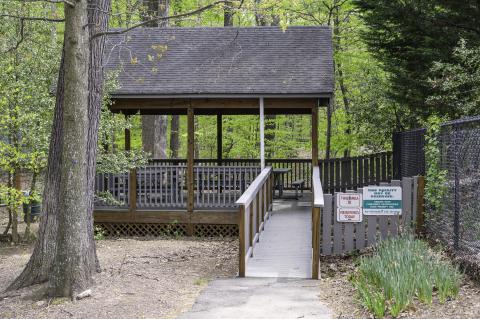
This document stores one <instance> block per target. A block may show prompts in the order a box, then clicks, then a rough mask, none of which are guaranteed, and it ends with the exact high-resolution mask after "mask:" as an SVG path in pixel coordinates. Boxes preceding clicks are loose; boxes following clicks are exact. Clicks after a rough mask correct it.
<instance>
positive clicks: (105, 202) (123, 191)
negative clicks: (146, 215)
mask: <svg viewBox="0 0 480 319" xmlns="http://www.w3.org/2000/svg"><path fill="white" fill-rule="evenodd" d="M128 183H129V174H128V173H119V174H113V173H98V174H97V176H96V177H95V193H96V196H95V206H96V207H102V208H103V207H115V208H128V205H129V192H128V189H129V188H128Z"/></svg>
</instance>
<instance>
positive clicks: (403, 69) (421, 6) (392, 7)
mask: <svg viewBox="0 0 480 319" xmlns="http://www.w3.org/2000/svg"><path fill="white" fill-rule="evenodd" d="M355 2H356V4H357V5H358V7H359V9H360V10H361V12H362V17H363V19H364V22H365V24H366V25H367V26H368V29H366V30H365V32H364V33H363V39H364V41H366V43H367V44H368V46H369V48H370V51H371V52H373V53H374V55H375V57H377V58H378V59H379V61H381V62H382V66H383V67H384V69H385V70H386V71H387V72H388V74H389V77H390V81H391V83H392V87H391V90H389V97H390V98H391V99H392V100H393V101H396V102H397V103H399V104H400V105H401V106H402V107H403V108H405V109H407V108H409V109H411V110H414V111H415V112H416V113H417V116H418V117H420V118H426V117H428V115H430V114H432V113H433V112H438V113H439V114H442V115H444V114H448V115H449V116H451V117H454V116H455V112H454V109H452V108H451V105H438V104H435V105H433V104H429V103H427V99H428V97H430V96H431V95H432V94H434V91H435V89H434V88H432V86H431V85H430V83H429V79H430V77H432V76H433V75H434V73H433V72H432V66H433V65H434V62H435V61H437V62H447V61H450V59H451V58H452V51H453V49H454V47H455V46H456V45H457V43H458V41H459V40H460V38H466V39H469V40H471V41H474V42H477V43H478V41H479V40H480V38H479V36H478V35H479V28H478V21H477V19H478V10H479V9H478V6H477V4H476V3H475V4H474V1H447V0H413V1H398V0H395V1H391V0H380V1H379V0H356V1H355Z"/></svg>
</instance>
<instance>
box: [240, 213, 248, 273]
mask: <svg viewBox="0 0 480 319" xmlns="http://www.w3.org/2000/svg"><path fill="white" fill-rule="evenodd" d="M238 217H239V218H238V240H239V243H238V249H239V251H238V259H239V260H238V276H239V277H245V270H246V263H245V257H246V248H247V247H246V245H245V241H246V238H245V206H244V205H240V209H239V215H238Z"/></svg>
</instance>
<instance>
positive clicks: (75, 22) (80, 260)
mask: <svg viewBox="0 0 480 319" xmlns="http://www.w3.org/2000/svg"><path fill="white" fill-rule="evenodd" d="M87 4H88V3H87V0H77V1H76V2H75V5H74V6H69V5H66V6H65V37H64V46H65V60H64V63H65V88H64V90H65V91H64V104H63V127H64V128H65V130H64V132H63V149H62V151H61V153H60V154H61V156H60V193H59V195H60V198H59V205H58V206H59V207H58V212H57V221H58V230H57V236H56V242H57V249H56V253H55V258H54V264H53V269H52V274H51V276H50V278H49V295H50V296H74V295H75V294H77V293H79V292H81V291H83V290H84V289H85V288H86V287H88V286H89V285H90V284H91V280H92V275H93V272H94V271H95V266H96V264H95V249H94V246H92V240H90V238H89V235H90V233H89V228H90V227H89V225H88V223H89V221H90V218H89V217H88V200H87V197H88V193H89V192H88V190H87V172H88V168H87V166H88V164H87V162H88V156H87V148H88V125H89V123H88V76H86V74H88V65H89V62H90V50H89V42H90V41H89V32H88V28H85V26H86V25H87V24H88V16H87Z"/></svg>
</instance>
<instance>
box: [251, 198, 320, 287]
mask: <svg viewBox="0 0 480 319" xmlns="http://www.w3.org/2000/svg"><path fill="white" fill-rule="evenodd" d="M311 214H312V211H311V206H310V201H309V199H308V198H302V199H301V200H300V201H296V200H291V201H287V200H279V201H275V202H274V205H273V211H272V215H271V216H270V219H269V220H268V221H267V222H266V223H265V230H264V231H263V232H261V233H260V241H259V242H257V243H256V245H255V247H254V249H253V257H252V258H250V259H249V260H248V263H247V266H246V276H247V277H275V278H311V276H312V271H311V267H312V231H311V219H312V217H311Z"/></svg>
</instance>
